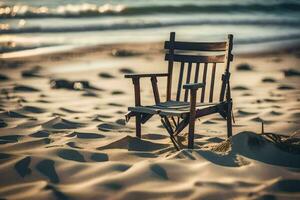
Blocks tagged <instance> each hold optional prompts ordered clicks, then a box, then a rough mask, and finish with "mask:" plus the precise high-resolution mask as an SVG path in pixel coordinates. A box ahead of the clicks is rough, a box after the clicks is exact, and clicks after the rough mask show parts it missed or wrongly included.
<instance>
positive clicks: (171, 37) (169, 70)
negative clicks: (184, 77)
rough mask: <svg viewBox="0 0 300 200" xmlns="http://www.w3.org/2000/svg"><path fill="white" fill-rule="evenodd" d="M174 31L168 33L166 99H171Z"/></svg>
mask: <svg viewBox="0 0 300 200" xmlns="http://www.w3.org/2000/svg"><path fill="white" fill-rule="evenodd" d="M174 41H175V32H171V33H170V50H169V54H170V59H169V63H168V80H167V101H169V100H171V91H172V74H173V55H174Z"/></svg>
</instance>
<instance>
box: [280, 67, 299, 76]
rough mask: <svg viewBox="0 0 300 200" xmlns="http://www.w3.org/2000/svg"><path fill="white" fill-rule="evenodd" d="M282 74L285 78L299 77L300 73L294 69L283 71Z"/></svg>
mask: <svg viewBox="0 0 300 200" xmlns="http://www.w3.org/2000/svg"><path fill="white" fill-rule="evenodd" d="M283 73H284V76H285V77H291V76H300V71H297V70H295V69H287V70H283Z"/></svg>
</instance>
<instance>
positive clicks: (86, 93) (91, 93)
mask: <svg viewBox="0 0 300 200" xmlns="http://www.w3.org/2000/svg"><path fill="white" fill-rule="evenodd" d="M81 96H84V97H100V96H99V95H98V94H96V93H95V92H91V91H86V92H84V93H82V94H81Z"/></svg>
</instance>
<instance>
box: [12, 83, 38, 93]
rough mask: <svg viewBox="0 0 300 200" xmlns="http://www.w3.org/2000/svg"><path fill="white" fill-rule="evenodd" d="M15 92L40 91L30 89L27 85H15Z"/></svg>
mask: <svg viewBox="0 0 300 200" xmlns="http://www.w3.org/2000/svg"><path fill="white" fill-rule="evenodd" d="M13 90H14V91H15V92H39V91H40V90H39V89H36V88H34V87H30V86H27V85H15V86H14V88H13Z"/></svg>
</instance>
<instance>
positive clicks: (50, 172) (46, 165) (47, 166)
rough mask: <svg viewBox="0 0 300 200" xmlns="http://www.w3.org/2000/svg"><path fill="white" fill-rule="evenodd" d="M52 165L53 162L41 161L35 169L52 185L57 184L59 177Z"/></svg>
mask: <svg viewBox="0 0 300 200" xmlns="http://www.w3.org/2000/svg"><path fill="white" fill-rule="evenodd" d="M54 164H55V162H54V161H53V160H42V161H40V162H39V163H38V164H37V165H36V169H37V170H38V171H39V172H40V173H41V174H43V175H44V176H46V177H47V178H48V179H49V180H50V181H51V182H52V183H59V177H58V175H57V173H56V171H55V167H54Z"/></svg>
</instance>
